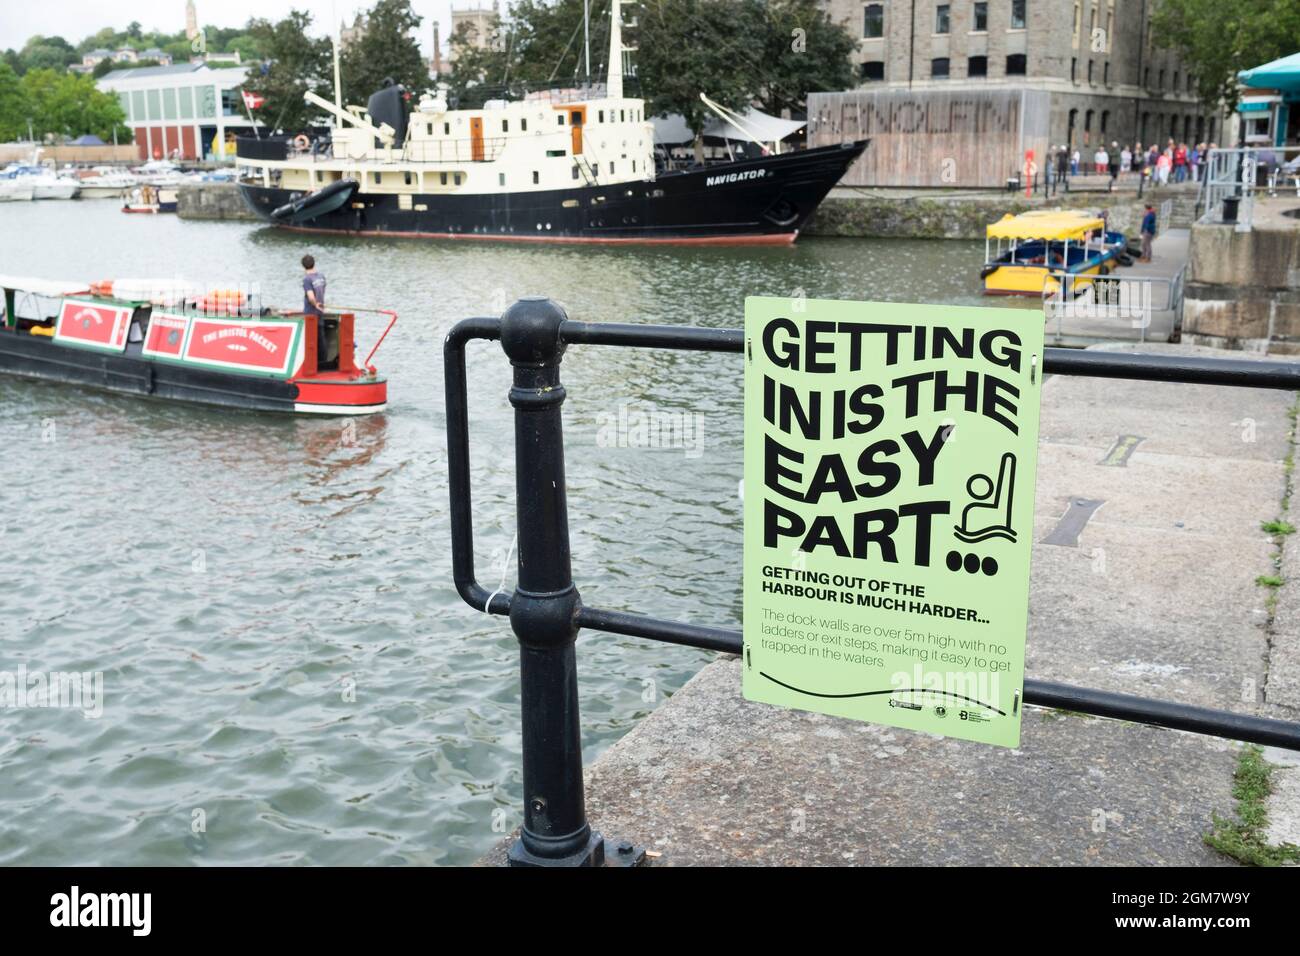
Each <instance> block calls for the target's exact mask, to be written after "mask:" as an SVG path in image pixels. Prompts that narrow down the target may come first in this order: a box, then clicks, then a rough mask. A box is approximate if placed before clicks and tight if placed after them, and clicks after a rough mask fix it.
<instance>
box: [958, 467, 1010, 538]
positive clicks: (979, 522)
mask: <svg viewBox="0 0 1300 956" xmlns="http://www.w3.org/2000/svg"><path fill="white" fill-rule="evenodd" d="M1015 487H1016V456H1015V455H1013V454H1012V453H1011V452H1007V453H1006V454H1004V455H1003V456H1002V462H1001V464H1000V465H999V466H998V479H997V483H996V485H995V484H994V482H993V479H991V478H990V477H989V476H988V475H981V474H974V475H971V477H970V480H969V481H967V482H966V492H967V494H969V495H970V496H971V497H972V498H974V499H975V500H974V501H973V502H971V503H970V504H968V505H967V506H966V507H965V508H963V509H962V513H961V524H959V525H957V526H955V527H954V528H953V533H954V534H955V535H956V536H957V537H958V538H960V539H961V540H962V541H965V542H966V543H967V544H977V543H979V542H980V541H987V540H988V539H990V538H1005V539H1006V540H1008V541H1011V542H1013V543H1014V542H1015V540H1016V529H1015V528H1013V527H1012V526H1011V503H1012V498H1013V496H1014V493H1015Z"/></svg>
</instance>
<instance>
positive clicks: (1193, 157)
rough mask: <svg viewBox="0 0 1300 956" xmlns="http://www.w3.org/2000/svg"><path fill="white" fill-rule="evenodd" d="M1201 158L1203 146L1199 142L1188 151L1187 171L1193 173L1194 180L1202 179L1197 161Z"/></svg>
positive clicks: (1196, 181) (1195, 181)
mask: <svg viewBox="0 0 1300 956" xmlns="http://www.w3.org/2000/svg"><path fill="white" fill-rule="evenodd" d="M1200 159H1201V147H1200V145H1199V144H1197V145H1195V146H1193V147H1192V148H1191V149H1189V150H1188V151H1187V171H1188V172H1189V173H1190V174H1191V177H1192V182H1194V183H1198V182H1200V181H1201V171H1200V169H1199V168H1197V163H1198V162H1200Z"/></svg>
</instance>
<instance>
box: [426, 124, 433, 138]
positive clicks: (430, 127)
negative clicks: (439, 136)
mask: <svg viewBox="0 0 1300 956" xmlns="http://www.w3.org/2000/svg"><path fill="white" fill-rule="evenodd" d="M424 135H426V136H432V135H433V124H432V123H426V124H425V128H424Z"/></svg>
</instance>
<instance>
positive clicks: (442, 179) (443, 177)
mask: <svg viewBox="0 0 1300 956" xmlns="http://www.w3.org/2000/svg"><path fill="white" fill-rule="evenodd" d="M438 178H439V180H440V183H439V184H440V185H442V186H445V185H447V174H446V173H439V174H438Z"/></svg>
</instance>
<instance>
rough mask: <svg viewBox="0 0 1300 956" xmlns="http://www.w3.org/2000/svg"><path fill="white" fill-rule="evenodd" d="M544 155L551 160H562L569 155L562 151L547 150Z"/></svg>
mask: <svg viewBox="0 0 1300 956" xmlns="http://www.w3.org/2000/svg"><path fill="white" fill-rule="evenodd" d="M546 155H547V156H549V157H551V158H552V159H563V158H564V157H565V156H567V155H569V154H568V153H567V152H566V151H564V150H562V149H548V150H547V151H546Z"/></svg>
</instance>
